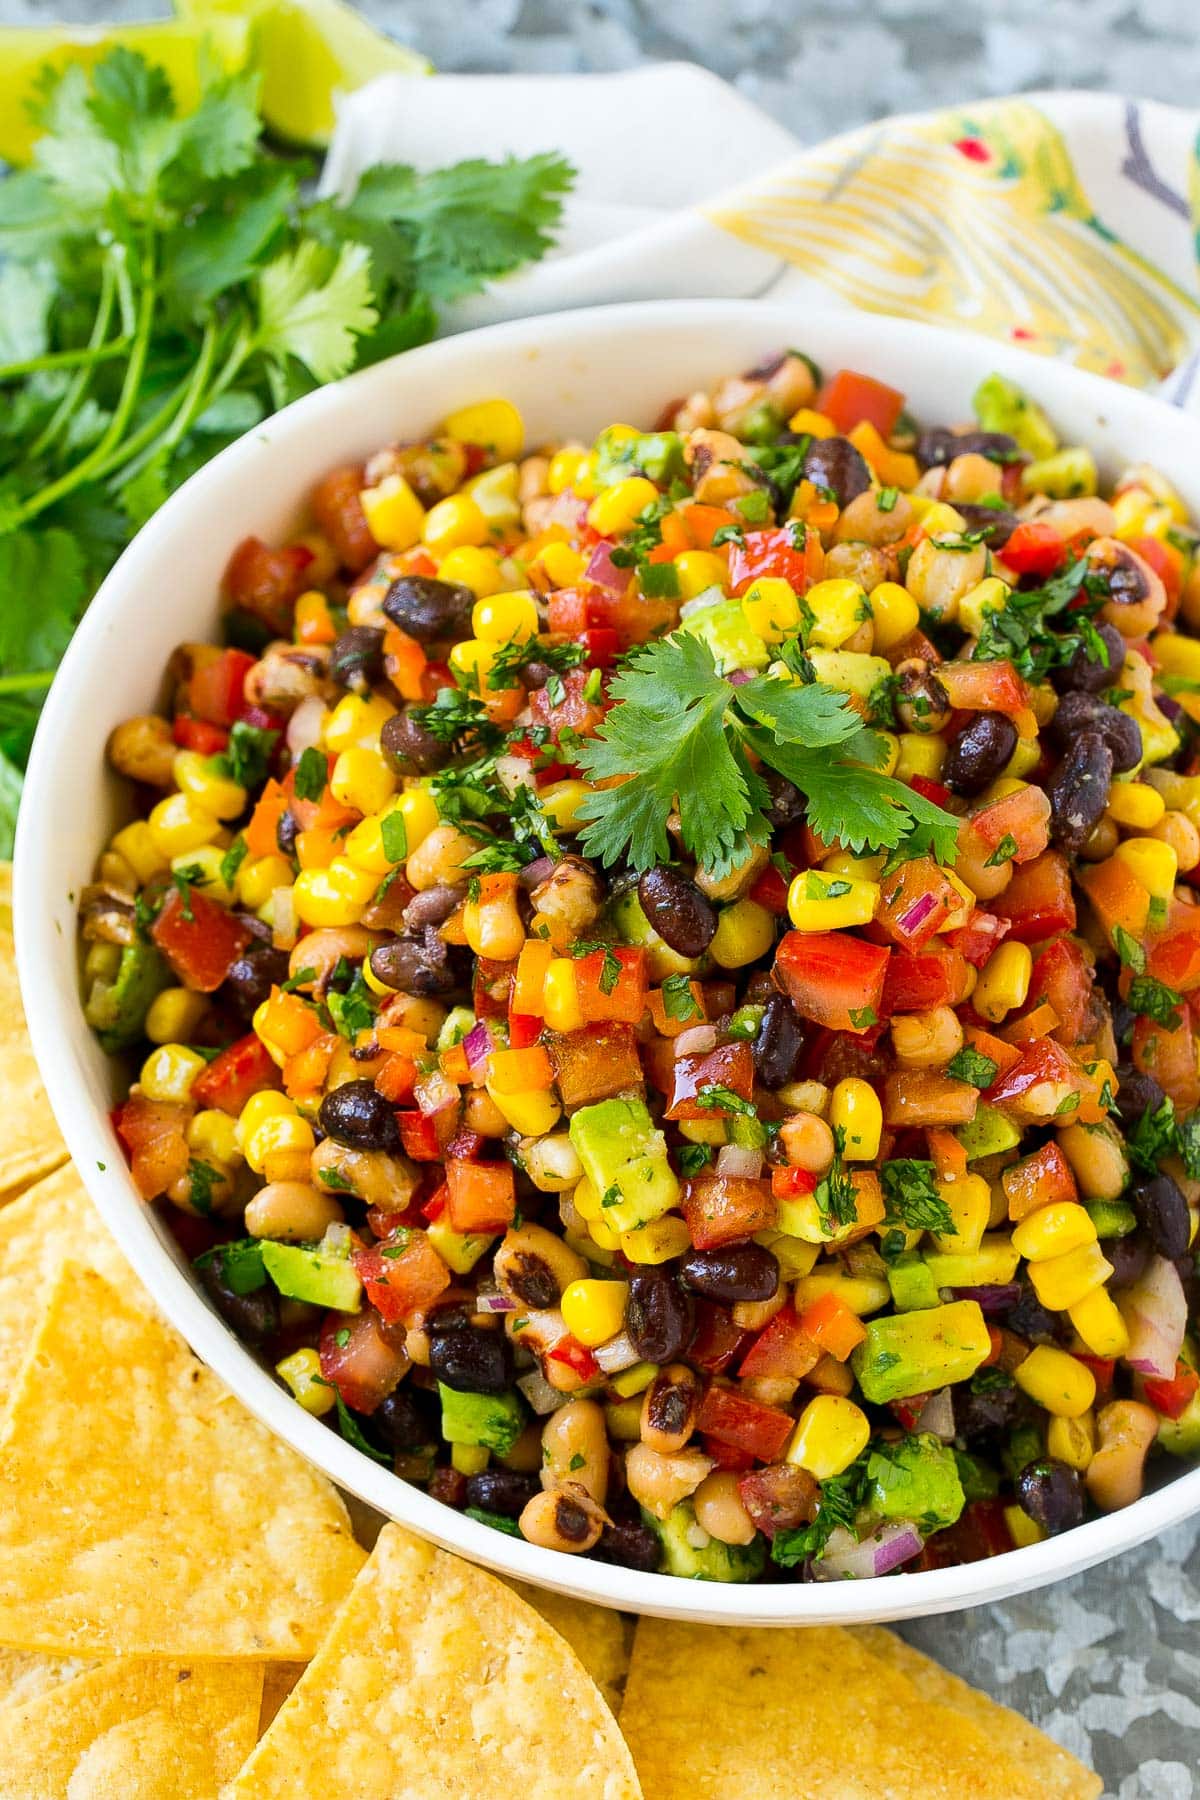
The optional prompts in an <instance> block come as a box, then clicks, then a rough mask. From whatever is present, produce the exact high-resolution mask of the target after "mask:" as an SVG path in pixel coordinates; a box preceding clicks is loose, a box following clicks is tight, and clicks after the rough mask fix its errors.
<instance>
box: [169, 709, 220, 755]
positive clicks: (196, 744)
mask: <svg viewBox="0 0 1200 1800" xmlns="http://www.w3.org/2000/svg"><path fill="white" fill-rule="evenodd" d="M171 736H172V737H173V738H174V740H175V742H176V743H177V744H178V745H179V748H180V749H181V750H195V751H196V753H197V754H198V755H200V756H218V755H219V754H220V752H221V751H222V750H224V748H225V746H226V745H227V744H228V742H229V733H228V732H227V731H226V730H225V729H224V727H223V726H221V725H210V724H209V723H208V721H207V720H206V719H192V718H189V717H188V716H187V714H186V713H180V714H179V716H178V717H177V718H176V719H175V721H174V722H173V724H172V726H171Z"/></svg>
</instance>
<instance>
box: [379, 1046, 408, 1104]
mask: <svg viewBox="0 0 1200 1800" xmlns="http://www.w3.org/2000/svg"><path fill="white" fill-rule="evenodd" d="M416 1079H417V1065H416V1063H415V1062H414V1061H413V1059H412V1057H411V1056H408V1055H406V1054H405V1053H404V1052H403V1051H401V1050H393V1051H392V1052H391V1053H390V1054H389V1055H388V1056H387V1057H386V1058H385V1059H384V1061H383V1063H382V1065H381V1066H380V1067H379V1068H378V1069H376V1071H375V1086H376V1088H377V1089H378V1090H379V1092H380V1093H381V1094H382V1095H383V1097H384V1099H385V1100H390V1101H391V1103H392V1105H393V1106H402V1105H404V1103H405V1102H406V1101H409V1100H411V1099H412V1092H413V1083H414V1082H415V1081H416Z"/></svg>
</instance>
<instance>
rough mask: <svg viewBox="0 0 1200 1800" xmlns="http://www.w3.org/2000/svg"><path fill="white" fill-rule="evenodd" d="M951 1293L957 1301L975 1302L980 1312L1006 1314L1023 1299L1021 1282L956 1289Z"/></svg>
mask: <svg viewBox="0 0 1200 1800" xmlns="http://www.w3.org/2000/svg"><path fill="white" fill-rule="evenodd" d="M950 1292H951V1293H952V1294H953V1295H954V1298H955V1299H956V1300H974V1301H976V1302H977V1303H978V1306H979V1310H980V1312H985V1313H1005V1312H1008V1311H1009V1309H1010V1308H1011V1307H1014V1306H1015V1305H1016V1304H1017V1301H1018V1300H1019V1299H1020V1298H1021V1284H1020V1282H1019V1281H1002V1282H997V1283H996V1284H995V1285H994V1286H991V1287H956V1288H951V1289H950Z"/></svg>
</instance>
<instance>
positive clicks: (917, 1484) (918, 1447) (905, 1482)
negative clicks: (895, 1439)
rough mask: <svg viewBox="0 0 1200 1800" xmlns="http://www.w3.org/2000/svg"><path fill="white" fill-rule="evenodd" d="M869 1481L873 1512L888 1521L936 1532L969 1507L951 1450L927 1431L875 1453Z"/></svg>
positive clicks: (882, 1446) (871, 1459)
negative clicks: (910, 1522)
mask: <svg viewBox="0 0 1200 1800" xmlns="http://www.w3.org/2000/svg"><path fill="white" fill-rule="evenodd" d="M867 1479H868V1480H869V1481H870V1483H871V1492H870V1496H869V1505H870V1507H871V1510H872V1512H877V1513H881V1514H882V1516H883V1517H884V1518H885V1519H916V1520H917V1521H919V1522H920V1523H921V1524H922V1526H925V1525H928V1527H929V1529H931V1530H935V1531H936V1530H940V1529H941V1527H942V1526H944V1525H953V1523H954V1521H955V1520H956V1519H957V1518H958V1515H959V1514H960V1513H961V1511H962V1509H963V1507H964V1505H965V1504H966V1496H965V1495H964V1493H963V1487H962V1482H961V1481H960V1479H959V1474H958V1465H957V1464H956V1462H955V1460H954V1452H953V1450H951V1448H950V1446H949V1444H943V1443H942V1441H941V1439H940V1438H936V1437H934V1436H933V1434H932V1433H931V1432H928V1431H922V1432H917V1433H913V1434H910V1435H909V1436H908V1437H906V1438H904V1439H903V1441H902V1442H901V1443H899V1444H884V1445H881V1446H880V1448H879V1449H878V1450H873V1451H872V1452H871V1455H870V1457H869V1458H868V1460H867Z"/></svg>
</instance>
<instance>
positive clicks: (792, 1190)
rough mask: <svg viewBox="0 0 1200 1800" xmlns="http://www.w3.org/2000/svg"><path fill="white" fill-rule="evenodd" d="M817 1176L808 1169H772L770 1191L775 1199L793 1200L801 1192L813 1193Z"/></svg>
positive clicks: (815, 1188)
mask: <svg viewBox="0 0 1200 1800" xmlns="http://www.w3.org/2000/svg"><path fill="white" fill-rule="evenodd" d="M816 1190H817V1178H816V1176H815V1175H813V1174H812V1173H811V1172H810V1171H809V1170H808V1169H793V1168H790V1167H789V1168H783V1169H772V1170H771V1192H772V1193H773V1194H774V1196H775V1198H776V1199H777V1200H795V1199H798V1198H799V1196H800V1195H801V1194H814V1193H815V1192H816Z"/></svg>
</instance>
